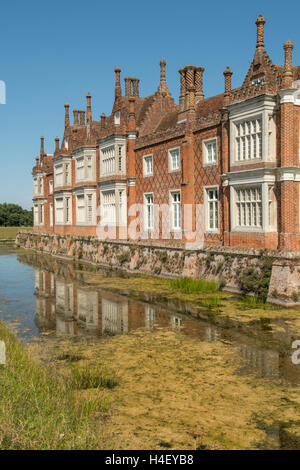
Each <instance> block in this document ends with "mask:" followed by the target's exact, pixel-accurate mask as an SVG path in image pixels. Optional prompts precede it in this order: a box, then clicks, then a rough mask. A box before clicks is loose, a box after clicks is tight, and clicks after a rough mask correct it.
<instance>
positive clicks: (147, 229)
mask: <svg viewBox="0 0 300 470" xmlns="http://www.w3.org/2000/svg"><path fill="white" fill-rule="evenodd" d="M147 196H152V219H153V220H152V227H148V203H147ZM154 217H155V214H154V194H153V192H152V193H151V192H150V193H144V229H145V231H152V230H154V225H155V222H154Z"/></svg>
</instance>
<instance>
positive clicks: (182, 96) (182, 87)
mask: <svg viewBox="0 0 300 470" xmlns="http://www.w3.org/2000/svg"><path fill="white" fill-rule="evenodd" d="M179 73H180V96H179V106H180V109H181V110H183V109H184V103H185V94H186V82H185V69H184V68H183V69H180V70H179Z"/></svg>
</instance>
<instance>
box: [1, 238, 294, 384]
mask: <svg viewBox="0 0 300 470" xmlns="http://www.w3.org/2000/svg"><path fill="white" fill-rule="evenodd" d="M80 268H81V269H78V266H74V265H73V264H72V263H70V262H66V261H62V260H58V259H54V258H51V257H50V256H46V255H37V254H34V253H31V252H25V251H24V250H16V249H14V248H13V247H0V319H3V320H4V321H5V322H6V323H7V324H9V325H11V326H13V328H14V330H15V331H16V333H17V334H18V335H19V337H20V338H21V339H22V340H24V341H31V340H32V339H33V338H36V337H42V338H44V339H45V340H47V339H49V340H51V338H60V337H66V336H68V337H70V338H74V340H77V341H80V340H81V339H84V340H93V341H100V340H101V338H102V337H103V336H108V335H125V334H127V333H129V332H131V331H134V330H136V329H138V328H150V329H155V328H166V329H176V330H177V331H180V333H181V334H183V335H189V336H193V337H194V338H197V339H199V341H216V340H219V341H220V340H221V341H224V342H226V344H230V345H232V347H235V349H236V350H238V352H239V354H240V355H241V356H242V357H243V358H244V359H245V368H244V369H243V370H241V371H239V373H247V370H248V369H251V370H255V371H256V373H258V374H259V375H260V376H261V377H278V378H281V379H285V380H286V381H287V382H288V383H290V384H294V385H296V384H299V383H300V366H297V365H293V364H292V361H291V344H292V342H293V340H294V339H297V337H298V335H297V331H295V330H294V329H293V327H292V326H291V323H290V322H288V321H287V320H288V319H286V318H285V319H276V320H272V322H271V321H270V320H267V319H264V318H261V319H259V320H254V321H253V322H250V324H249V322H248V323H246V324H244V323H242V322H241V323H240V322H238V321H233V320H230V319H229V318H226V317H225V318H224V317H221V318H218V317H217V318H214V319H207V318H206V319H205V320H204V319H203V320H201V319H195V318H192V317H191V316H190V315H186V314H184V313H183V312H184V306H182V305H181V306H179V305H177V306H176V305H175V306H174V305H171V306H170V305H168V304H164V303H162V301H161V299H159V300H158V299H157V300H156V299H155V297H154V298H151V302H149V301H143V300H136V299H133V298H131V297H130V296H124V295H117V294H116V293H112V292H110V291H105V290H103V289H100V288H95V287H93V288H91V287H90V286H87V284H86V283H85V280H84V279H85V274H86V273H85V272H84V270H85V269H90V268H89V267H85V266H81V267H80ZM102 274H103V275H104V276H113V275H115V274H113V273H112V272H110V271H103V273H102ZM118 276H120V273H118Z"/></svg>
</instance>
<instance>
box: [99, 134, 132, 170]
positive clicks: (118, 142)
mask: <svg viewBox="0 0 300 470" xmlns="http://www.w3.org/2000/svg"><path fill="white" fill-rule="evenodd" d="M98 145H99V159H100V178H102V177H106V176H113V175H120V174H121V175H126V137H125V136H123V135H113V136H109V137H105V138H104V139H101V140H99V141H98ZM112 146H113V147H114V155H115V171H113V172H109V173H105V172H103V171H102V167H103V163H102V162H103V150H105V149H106V148H109V147H112ZM119 147H121V149H122V150H121V151H122V155H121V157H122V169H121V170H119V162H118V158H119Z"/></svg>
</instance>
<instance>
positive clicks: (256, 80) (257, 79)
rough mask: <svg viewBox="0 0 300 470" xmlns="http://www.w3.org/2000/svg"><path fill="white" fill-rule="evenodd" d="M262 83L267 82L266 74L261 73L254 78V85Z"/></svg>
mask: <svg viewBox="0 0 300 470" xmlns="http://www.w3.org/2000/svg"><path fill="white" fill-rule="evenodd" d="M261 83H265V76H264V75H260V76H259V77H255V78H253V79H252V85H260V84H261Z"/></svg>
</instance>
